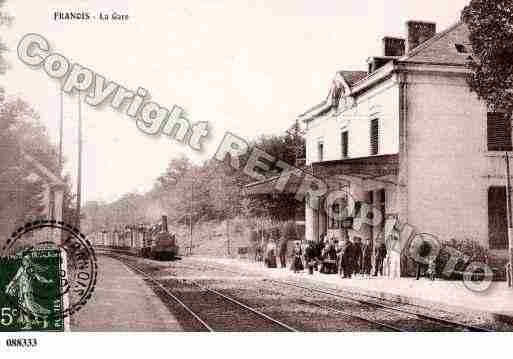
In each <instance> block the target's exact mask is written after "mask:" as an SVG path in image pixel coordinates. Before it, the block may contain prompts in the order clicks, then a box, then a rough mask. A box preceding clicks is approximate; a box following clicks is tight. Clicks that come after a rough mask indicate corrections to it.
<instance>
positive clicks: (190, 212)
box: [189, 178, 194, 255]
mask: <svg viewBox="0 0 513 359" xmlns="http://www.w3.org/2000/svg"><path fill="white" fill-rule="evenodd" d="M193 201H194V181H193V180H192V178H191V204H190V211H189V231H190V232H189V236H190V240H191V247H190V252H189V253H190V255H192V208H193V205H192V204H193Z"/></svg>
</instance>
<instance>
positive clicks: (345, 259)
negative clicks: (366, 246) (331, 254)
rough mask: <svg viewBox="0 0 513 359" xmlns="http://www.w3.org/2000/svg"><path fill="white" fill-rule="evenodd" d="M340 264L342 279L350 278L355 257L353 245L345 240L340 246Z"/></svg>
mask: <svg viewBox="0 0 513 359" xmlns="http://www.w3.org/2000/svg"><path fill="white" fill-rule="evenodd" d="M341 256H342V260H341V262H342V263H341V264H342V270H343V271H344V278H351V276H352V275H353V271H354V267H353V265H354V256H355V249H354V244H353V243H352V242H351V241H350V240H349V239H345V240H344V243H343V245H342V251H341Z"/></svg>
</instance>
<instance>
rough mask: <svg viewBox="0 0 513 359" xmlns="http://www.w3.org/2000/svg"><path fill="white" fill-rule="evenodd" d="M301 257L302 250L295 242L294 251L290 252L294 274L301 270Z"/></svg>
mask: <svg viewBox="0 0 513 359" xmlns="http://www.w3.org/2000/svg"><path fill="white" fill-rule="evenodd" d="M302 256H303V250H302V249H301V246H300V244H299V242H296V244H295V245H294V249H293V250H292V257H293V258H292V268H291V269H292V270H293V271H294V273H298V272H300V271H302V270H303V268H304V267H303V261H302V260H301V257H302Z"/></svg>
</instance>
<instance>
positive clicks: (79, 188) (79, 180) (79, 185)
mask: <svg viewBox="0 0 513 359" xmlns="http://www.w3.org/2000/svg"><path fill="white" fill-rule="evenodd" d="M81 202H82V99H81V97H80V91H79V92H78V174H77V223H76V228H77V229H78V230H80V211H81Z"/></svg>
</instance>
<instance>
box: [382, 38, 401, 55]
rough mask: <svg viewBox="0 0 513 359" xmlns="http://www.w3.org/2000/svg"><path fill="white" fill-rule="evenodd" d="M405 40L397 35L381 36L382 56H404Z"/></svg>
mask: <svg viewBox="0 0 513 359" xmlns="http://www.w3.org/2000/svg"><path fill="white" fill-rule="evenodd" d="M405 49H406V40H405V39H401V38H398V37H390V36H385V37H384V38H383V56H404V51H405Z"/></svg>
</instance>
